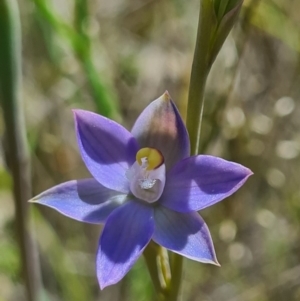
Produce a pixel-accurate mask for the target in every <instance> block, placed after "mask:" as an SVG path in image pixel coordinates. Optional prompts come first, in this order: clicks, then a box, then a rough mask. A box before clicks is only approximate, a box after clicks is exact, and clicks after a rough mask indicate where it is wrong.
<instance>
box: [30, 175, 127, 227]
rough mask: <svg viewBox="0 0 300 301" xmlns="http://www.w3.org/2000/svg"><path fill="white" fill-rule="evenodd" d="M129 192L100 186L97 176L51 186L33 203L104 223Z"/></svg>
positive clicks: (85, 220) (83, 220)
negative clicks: (124, 192) (125, 193)
mask: <svg viewBox="0 0 300 301" xmlns="http://www.w3.org/2000/svg"><path fill="white" fill-rule="evenodd" d="M126 197H127V196H126V195H124V194H120V193H119V192H116V191H114V190H110V189H107V188H106V187H104V186H102V185H100V184H99V183H98V182H97V181H96V180H95V179H84V180H74V181H69V182H66V183H63V184H60V185H57V186H55V187H53V188H50V189H48V190H46V191H44V192H43V193H41V194H39V195H38V196H36V197H34V198H33V199H32V200H31V202H34V203H38V204H41V205H45V206H48V207H50V208H53V209H55V210H57V211H58V212H60V213H62V214H64V215H65V216H68V217H70V218H73V219H75V220H78V221H81V222H88V223H95V224H99V223H103V222H104V221H105V220H106V218H107V217H108V215H109V214H110V213H111V212H112V211H113V210H114V209H116V208H117V207H119V206H120V205H121V204H122V203H123V202H124V201H125V200H126Z"/></svg>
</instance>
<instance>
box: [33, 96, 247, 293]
mask: <svg viewBox="0 0 300 301" xmlns="http://www.w3.org/2000/svg"><path fill="white" fill-rule="evenodd" d="M74 115H75V122H76V133H77V139H78V144H79V148H80V152H81V156H82V159H83V161H84V162H85V165H86V166H87V168H88V170H89V171H90V173H91V174H92V176H93V178H91V179H84V180H74V181H69V182H66V183H63V184H60V185H58V186H55V187H53V188H51V189H49V190H47V191H45V192H43V193H41V194H40V195H38V196H36V197H35V198H34V199H33V200H32V201H33V202H36V203H39V204H42V205H46V206H48V207H51V208H54V209H56V210H57V211H59V212H60V213H62V214H64V215H66V216H68V217H71V218H73V219H76V220H79V221H82V222H88V223H96V224H101V223H104V229H103V232H102V235H101V238H100V241H99V248H98V252H97V261H96V270H97V276H98V280H99V284H100V288H101V289H103V288H104V287H106V286H108V285H112V284H115V283H117V282H118V281H120V280H121V279H122V278H123V277H124V276H125V274H126V273H127V272H128V271H129V270H130V268H131V267H132V266H133V264H134V263H135V262H136V261H137V259H138V258H139V256H140V255H141V254H142V252H143V250H144V249H145V247H146V246H147V244H148V243H149V242H150V240H151V239H152V240H153V241H154V242H155V243H157V244H159V245H161V246H163V247H165V248H167V249H168V250H171V251H173V252H176V253H178V254H180V255H182V256H185V257H187V258H190V259H193V260H196V261H199V262H204V263H212V264H216V265H219V264H218V261H217V258H216V254H215V250H214V246H213V243H212V239H211V236H210V233H209V229H208V227H207V225H206V224H205V222H204V221H203V219H202V218H201V217H200V215H199V214H198V213H197V211H198V210H201V209H204V208H206V207H208V206H211V205H213V204H215V203H217V202H219V201H221V200H223V199H224V198H226V197H228V196H230V195H231V194H232V193H234V192H235V191H236V190H237V189H239V188H240V187H241V186H242V185H243V184H244V183H245V181H246V180H247V178H248V177H249V176H250V175H251V174H252V172H251V171H250V170H249V169H248V168H245V167H244V166H242V165H240V164H237V163H233V162H229V161H226V160H223V159H220V158H217V157H213V156H206V155H199V156H193V157H190V156H189V154H190V145H189V137H188V133H187V130H186V128H185V126H184V123H183V121H182V119H181V117H180V115H179V113H178V110H177V108H176V106H175V105H174V103H173V102H172V100H171V98H170V96H169V94H168V93H167V92H166V93H164V94H163V95H162V96H161V97H160V98H158V99H157V100H155V101H153V102H152V103H151V104H150V105H149V106H148V107H147V108H146V109H145V110H144V111H143V112H142V114H141V115H140V116H139V117H138V119H137V121H136V122H135V124H134V126H133V129H132V131H131V132H129V131H127V130H126V129H125V128H124V127H122V126H121V125H119V124H118V123H116V122H114V121H112V120H110V119H107V118H105V117H103V116H100V115H97V114H95V113H91V112H88V111H83V110H74Z"/></svg>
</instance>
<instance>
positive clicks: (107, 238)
mask: <svg viewBox="0 0 300 301" xmlns="http://www.w3.org/2000/svg"><path fill="white" fill-rule="evenodd" d="M153 231H154V220H153V209H152V208H151V207H148V206H144V205H143V204H141V203H139V202H134V201H129V202H128V203H126V204H124V205H123V206H121V207H119V208H118V209H116V210H115V211H114V212H113V213H112V214H111V215H110V216H109V217H108V219H107V222H106V223H105V226H104V229H103V233H102V236H101V239H100V247H99V249H98V254H97V275H98V280H99V284H100V287H101V289H103V288H104V287H106V286H108V285H112V284H115V283H117V282H118V281H120V280H121V279H122V278H123V277H124V276H125V275H126V274H127V272H128V271H129V270H130V268H131V267H132V266H133V264H134V263H135V262H136V260H137V259H138V258H139V256H140V255H141V254H142V252H143V250H144V248H145V247H146V246H147V244H148V243H149V241H150V239H151V237H152V234H153Z"/></svg>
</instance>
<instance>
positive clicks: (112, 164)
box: [74, 110, 138, 193]
mask: <svg viewBox="0 0 300 301" xmlns="http://www.w3.org/2000/svg"><path fill="white" fill-rule="evenodd" d="M74 115H75V121H76V132H77V140H78V144H79V148H80V152H81V156H82V159H83V160H84V162H85V165H86V166H87V168H88V169H89V171H90V172H91V174H92V175H93V176H94V178H95V179H96V180H97V181H98V182H99V183H100V184H102V185H103V186H105V187H107V188H110V189H113V190H117V191H120V192H123V193H128V192H129V183H128V180H127V178H126V171H127V170H128V169H129V168H130V166H131V165H132V164H133V163H134V161H135V155H136V152H137V150H138V145H137V142H136V140H135V139H134V137H133V136H132V135H131V133H130V132H128V131H127V130H126V129H125V128H123V127H122V126H121V125H119V124H118V123H116V122H114V121H112V120H110V119H107V118H105V117H103V116H100V115H98V114H95V113H91V112H88V111H83V110H74Z"/></svg>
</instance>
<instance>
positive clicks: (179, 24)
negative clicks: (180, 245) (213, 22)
mask: <svg viewBox="0 0 300 301" xmlns="http://www.w3.org/2000/svg"><path fill="white" fill-rule="evenodd" d="M19 5H20V11H21V23H22V34H23V37H22V40H23V75H24V77H23V99H24V101H25V113H26V122H27V133H28V139H29V144H30V151H31V158H32V173H33V179H32V180H33V194H38V193H39V192H41V191H43V190H45V189H47V188H50V187H51V186H53V185H56V184H59V183H61V182H64V181H67V180H70V179H75V178H84V177H87V176H88V172H87V170H86V168H85V166H84V164H83V162H82V160H81V158H80V156H79V152H78V148H77V144H76V140H75V132H74V126H73V119H72V118H73V117H72V112H71V109H72V108H84V109H87V110H92V111H96V112H98V113H101V114H104V115H106V116H108V117H110V118H113V119H115V120H117V121H118V122H121V123H122V124H123V125H124V126H125V127H127V128H128V129H130V128H131V126H132V125H133V122H134V120H135V119H136V117H137V116H138V115H139V113H140V112H141V111H142V109H143V108H144V107H145V106H146V105H147V104H149V102H150V101H151V100H153V99H155V98H157V97H158V96H160V95H161V94H162V93H163V92H164V91H165V90H168V91H169V93H170V94H171V96H172V98H173V100H174V101H175V103H176V104H177V106H178V108H179V109H180V111H181V113H182V116H185V115H186V107H187V93H188V85H189V76H190V70H191V64H192V58H193V50H194V45H195V38H196V29H197V19H198V11H199V0H189V1H186V0H163V1H162V0H160V1H159V0H113V1H107V0H64V1H62V0H27V1H25V0H20V1H19ZM299 12H300V2H299V1H297V0H263V1H259V0H245V3H244V5H243V9H242V12H241V15H240V19H239V22H238V23H237V24H236V26H235V27H234V29H233V31H232V32H231V34H230V36H229V38H228V39H227V41H226V42H225V44H224V46H223V48H222V51H221V52H220V54H219V56H218V58H217V60H216V62H215V64H214V66H213V69H212V72H211V74H210V77H209V81H208V85H207V89H206V102H205V111H204V120H203V125H202V132H201V144H202V145H203V148H204V149H205V153H207V154H212V155H217V156H220V157H223V158H226V159H229V160H232V161H236V162H238V163H241V164H243V165H245V166H247V167H249V168H250V169H252V170H253V172H254V174H255V175H254V176H253V177H251V179H250V180H249V181H248V182H247V183H246V185H245V186H244V187H243V188H242V189H240V190H239V191H238V192H237V193H235V194H234V195H233V196H232V197H230V198H228V199H226V200H225V201H223V202H221V203H220V204H218V205H216V206H213V207H212V208H209V209H205V210H203V211H202V212H201V215H202V216H203V217H204V219H205V220H206V222H207V224H208V226H209V227H210V229H211V232H212V237H213V240H214V244H215V248H216V252H217V256H218V259H219V262H220V264H221V268H218V267H215V266H211V265H205V264H201V263H195V262H192V261H190V260H187V259H186V260H185V263H184V275H183V290H182V296H183V297H182V300H183V301H250V300H251V301H278V300H289V301H293V300H300V190H299V188H300V180H299V179H300V176H299V173H300V159H299V153H300V118H299V116H300V105H299V97H300V14H299ZM0 47H1V45H0ZM2 121H3V115H2V112H1V111H0V134H1V133H2V132H3V130H4V129H3V122H2ZM11 185H12V183H11V179H10V176H9V174H8V173H7V172H6V171H5V165H4V160H3V151H1V149H0V202H1V205H0V206H1V207H0V300H1V301H2V300H5V301H19V300H20V301H22V300H24V287H23V284H22V279H21V278H20V276H19V275H20V274H19V271H20V257H19V250H18V246H17V243H16V239H15V234H14V227H15V221H14V207H13V200H12V194H11ZM32 220H33V224H32V228H33V231H34V233H33V234H34V236H35V238H36V241H37V245H38V249H39V254H40V263H41V269H42V278H43V284H44V289H45V294H46V295H47V297H48V299H47V300H53V301H56V300H57V301H58V300H63V301H82V300H88V301H93V300H111V301H118V300H120V301H121V300H122V301H123V300H128V301H131V300H139V301H150V300H152V298H153V292H152V286H151V285H152V284H151V281H150V277H149V275H148V272H147V269H146V266H145V263H144V261H143V258H141V259H140V260H139V261H138V263H137V264H136V265H135V267H134V269H133V270H132V271H131V272H130V273H129V274H128V276H126V277H125V279H124V281H123V282H121V283H119V284H118V285H115V286H112V287H108V288H107V289H105V290H104V291H100V289H99V286H98V283H97V278H96V273H95V264H94V259H95V252H96V249H97V244H98V241H97V240H98V237H99V233H100V231H101V227H100V226H94V225H88V224H87V225H84V224H82V223H79V222H76V221H73V220H71V219H68V218H65V217H63V216H62V215H60V214H58V213H57V212H55V211H53V210H51V209H48V208H41V207H38V206H32Z"/></svg>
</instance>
